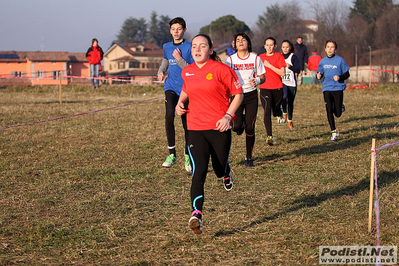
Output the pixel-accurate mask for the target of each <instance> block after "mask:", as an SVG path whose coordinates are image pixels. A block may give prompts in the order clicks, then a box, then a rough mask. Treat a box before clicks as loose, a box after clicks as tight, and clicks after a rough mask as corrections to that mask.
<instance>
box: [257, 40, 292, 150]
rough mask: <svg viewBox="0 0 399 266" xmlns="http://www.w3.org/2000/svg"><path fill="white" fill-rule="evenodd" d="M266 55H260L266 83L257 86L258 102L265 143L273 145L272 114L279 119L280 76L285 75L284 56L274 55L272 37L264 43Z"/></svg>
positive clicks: (281, 97)
mask: <svg viewBox="0 0 399 266" xmlns="http://www.w3.org/2000/svg"><path fill="white" fill-rule="evenodd" d="M264 44H265V50H266V53H264V54H260V55H259V57H260V58H261V59H262V62H263V65H264V66H265V69H266V73H265V78H266V81H265V82H264V83H262V84H260V86H259V89H260V90H259V92H260V102H261V103H262V107H263V109H264V111H265V112H264V116H263V122H264V123H265V128H266V134H267V139H266V143H267V144H269V145H273V144H274V141H273V132H272V117H271V116H272V113H273V116H275V117H281V116H282V115H283V112H282V111H281V108H280V107H281V101H282V100H283V82H282V76H284V75H285V67H286V66H287V63H285V59H284V56H283V55H282V54H281V53H276V52H275V51H276V48H277V42H276V39H274V38H273V37H268V38H266V40H265V42H264Z"/></svg>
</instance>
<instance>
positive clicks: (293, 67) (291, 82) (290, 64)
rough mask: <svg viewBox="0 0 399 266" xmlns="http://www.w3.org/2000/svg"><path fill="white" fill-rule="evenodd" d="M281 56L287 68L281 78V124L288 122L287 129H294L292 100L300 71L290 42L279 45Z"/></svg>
mask: <svg viewBox="0 0 399 266" xmlns="http://www.w3.org/2000/svg"><path fill="white" fill-rule="evenodd" d="M281 50H282V54H283V56H284V58H285V62H286V63H287V66H286V67H285V75H284V76H283V79H282V81H283V100H282V102H281V105H282V107H283V117H282V118H281V120H280V121H281V122H282V123H286V122H288V128H289V129H290V130H292V129H294V124H293V123H292V114H293V112H294V100H295V95H296V91H297V82H296V74H298V73H299V72H300V71H301V70H300V67H299V60H298V57H297V56H296V55H295V54H294V52H295V48H294V45H293V44H292V42H290V41H289V40H284V41H282V43H281Z"/></svg>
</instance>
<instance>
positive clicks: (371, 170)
mask: <svg viewBox="0 0 399 266" xmlns="http://www.w3.org/2000/svg"><path fill="white" fill-rule="evenodd" d="M375 152H376V151H375V139H373V140H372V143H371V167H370V197H369V226H368V230H369V232H371V221H372V220H373V194H374V153H375Z"/></svg>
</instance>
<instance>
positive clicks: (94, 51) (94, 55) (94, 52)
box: [86, 38, 104, 88]
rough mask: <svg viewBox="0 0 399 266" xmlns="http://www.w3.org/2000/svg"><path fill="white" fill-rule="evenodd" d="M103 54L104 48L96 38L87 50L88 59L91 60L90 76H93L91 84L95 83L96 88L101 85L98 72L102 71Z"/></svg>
mask: <svg viewBox="0 0 399 266" xmlns="http://www.w3.org/2000/svg"><path fill="white" fill-rule="evenodd" d="M103 55H104V52H103V49H102V48H101V47H100V46H99V45H98V40H97V39H96V38H94V39H93V40H92V41H91V46H90V48H89V49H88V50H87V52H86V58H87V60H89V67H90V77H91V78H92V79H91V85H93V87H94V88H96V87H97V88H98V87H99V85H100V81H99V79H98V74H99V72H100V68H101V60H103ZM94 80H95V81H94Z"/></svg>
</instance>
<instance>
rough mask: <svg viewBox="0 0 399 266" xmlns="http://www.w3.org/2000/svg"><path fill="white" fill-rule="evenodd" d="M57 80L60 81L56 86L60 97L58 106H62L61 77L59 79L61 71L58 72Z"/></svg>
mask: <svg viewBox="0 0 399 266" xmlns="http://www.w3.org/2000/svg"><path fill="white" fill-rule="evenodd" d="M58 79H59V81H60V83H59V85H58V93H59V95H60V104H62V86H61V80H62V77H61V71H58Z"/></svg>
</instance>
